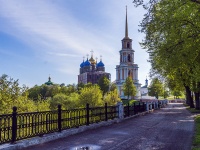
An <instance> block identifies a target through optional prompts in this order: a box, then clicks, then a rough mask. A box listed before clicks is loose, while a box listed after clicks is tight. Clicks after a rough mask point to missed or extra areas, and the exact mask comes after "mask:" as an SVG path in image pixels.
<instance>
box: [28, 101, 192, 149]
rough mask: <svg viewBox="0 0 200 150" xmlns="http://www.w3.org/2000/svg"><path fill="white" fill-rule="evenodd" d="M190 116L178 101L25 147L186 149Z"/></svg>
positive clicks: (189, 129)
mask: <svg viewBox="0 0 200 150" xmlns="http://www.w3.org/2000/svg"><path fill="white" fill-rule="evenodd" d="M193 133H194V120H193V116H192V115H191V114H190V113H189V112H188V111H187V110H185V107H184V106H183V105H182V104H178V103H175V104H169V105H168V106H167V107H166V108H163V109H161V110H156V111H154V112H153V113H150V114H147V115H144V116H141V117H137V118H130V119H127V120H124V121H122V122H120V123H116V124H113V125H111V126H107V127H100V128H98V129H95V130H89V131H85V132H83V133H80V134H76V135H72V136H69V137H66V138H63V139H59V140H56V141H53V142H49V143H44V144H41V145H37V146H33V147H29V148H26V150H190V149H191V143H192V136H193Z"/></svg>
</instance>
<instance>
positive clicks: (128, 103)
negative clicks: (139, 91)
mask: <svg viewBox="0 0 200 150" xmlns="http://www.w3.org/2000/svg"><path fill="white" fill-rule="evenodd" d="M127 111H128V117H129V116H130V112H129V102H128V109H127Z"/></svg>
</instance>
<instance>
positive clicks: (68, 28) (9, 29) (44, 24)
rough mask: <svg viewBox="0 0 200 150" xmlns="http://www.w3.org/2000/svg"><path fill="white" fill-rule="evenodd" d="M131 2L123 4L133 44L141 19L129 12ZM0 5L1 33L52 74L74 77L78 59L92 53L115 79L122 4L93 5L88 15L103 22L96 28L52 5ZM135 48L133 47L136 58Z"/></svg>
mask: <svg viewBox="0 0 200 150" xmlns="http://www.w3.org/2000/svg"><path fill="white" fill-rule="evenodd" d="M63 2H64V1H63ZM131 2H132V1H128V2H127V3H128V5H129V6H128V19H129V20H128V21H129V36H130V37H131V38H132V39H133V42H134V44H135V43H137V42H136V41H138V39H139V40H140V39H141V37H140V36H141V35H138V34H137V28H136V27H137V24H138V22H139V20H141V19H140V18H138V16H140V14H139V13H138V14H136V13H135V12H137V11H135V10H133V9H135V8H134V7H133V4H131ZM0 3H1V5H0V18H1V17H2V18H3V19H4V20H6V22H7V24H6V25H5V26H3V25H2V27H3V28H2V30H3V31H2V32H6V33H7V34H10V35H12V36H15V37H17V38H18V39H19V40H21V41H23V42H24V43H25V44H26V45H29V46H30V47H31V49H33V50H34V54H35V55H36V56H38V57H39V58H40V59H42V60H44V61H47V60H48V61H49V62H51V63H53V64H55V67H56V68H55V70H58V71H60V72H61V73H64V74H67V75H72V74H78V68H79V64H80V63H81V62H82V57H83V56H85V55H86V54H87V53H90V50H91V49H93V50H94V56H95V57H96V56H97V57H99V56H100V55H103V61H104V63H105V65H106V67H108V68H106V70H107V71H108V72H112V79H113V80H114V79H115V67H116V65H117V64H118V63H119V62H118V59H119V50H120V48H121V39H122V38H123V36H124V23H125V5H126V4H124V2H119V1H117V2H116V1H114V0H113V1H105V2H102V1H97V3H98V4H99V6H98V5H96V6H95V9H97V8H98V10H97V11H96V12H91V13H97V14H96V16H97V17H99V18H100V19H102V18H104V20H101V22H102V23H101V24H100V25H98V24H95V22H93V20H90V21H89V18H88V20H84V22H83V21H82V19H81V18H79V16H78V15H74V14H73V13H72V12H71V11H70V9H69V10H68V9H67V6H61V5H59V4H61V3H56V2H54V3H53V2H52V1H44V0H34V1H32V0H18V1H16V0H9V1H6V0H0ZM65 7H66V8H65ZM68 7H70V6H68ZM71 7H73V6H71ZM71 10H72V9H71ZM139 11H141V10H139ZM77 13H78V12H77ZM72 14H73V15H72ZM79 15H80V16H81V14H79ZM88 17H90V16H88ZM136 17H137V18H136ZM96 20H98V18H96ZM7 25H8V26H7ZM0 26H1V25H0ZM0 30H1V29H0ZM133 35H135V36H136V37H133ZM137 44H138V43H137ZM138 47H139V46H138V45H137V46H135V45H133V48H134V49H135V50H136V51H137V53H138V54H139V53H140V52H139V51H138ZM136 48H137V49H136ZM135 63H139V62H135Z"/></svg>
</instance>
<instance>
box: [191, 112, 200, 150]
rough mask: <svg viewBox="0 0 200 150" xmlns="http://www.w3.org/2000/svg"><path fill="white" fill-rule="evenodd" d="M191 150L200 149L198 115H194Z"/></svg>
mask: <svg viewBox="0 0 200 150" xmlns="http://www.w3.org/2000/svg"><path fill="white" fill-rule="evenodd" d="M192 150H200V115H197V116H196V117H195V135H194V139H193V142H192Z"/></svg>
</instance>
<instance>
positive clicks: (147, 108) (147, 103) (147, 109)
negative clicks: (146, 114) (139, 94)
mask: <svg viewBox="0 0 200 150" xmlns="http://www.w3.org/2000/svg"><path fill="white" fill-rule="evenodd" d="M146 111H149V102H146Z"/></svg>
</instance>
